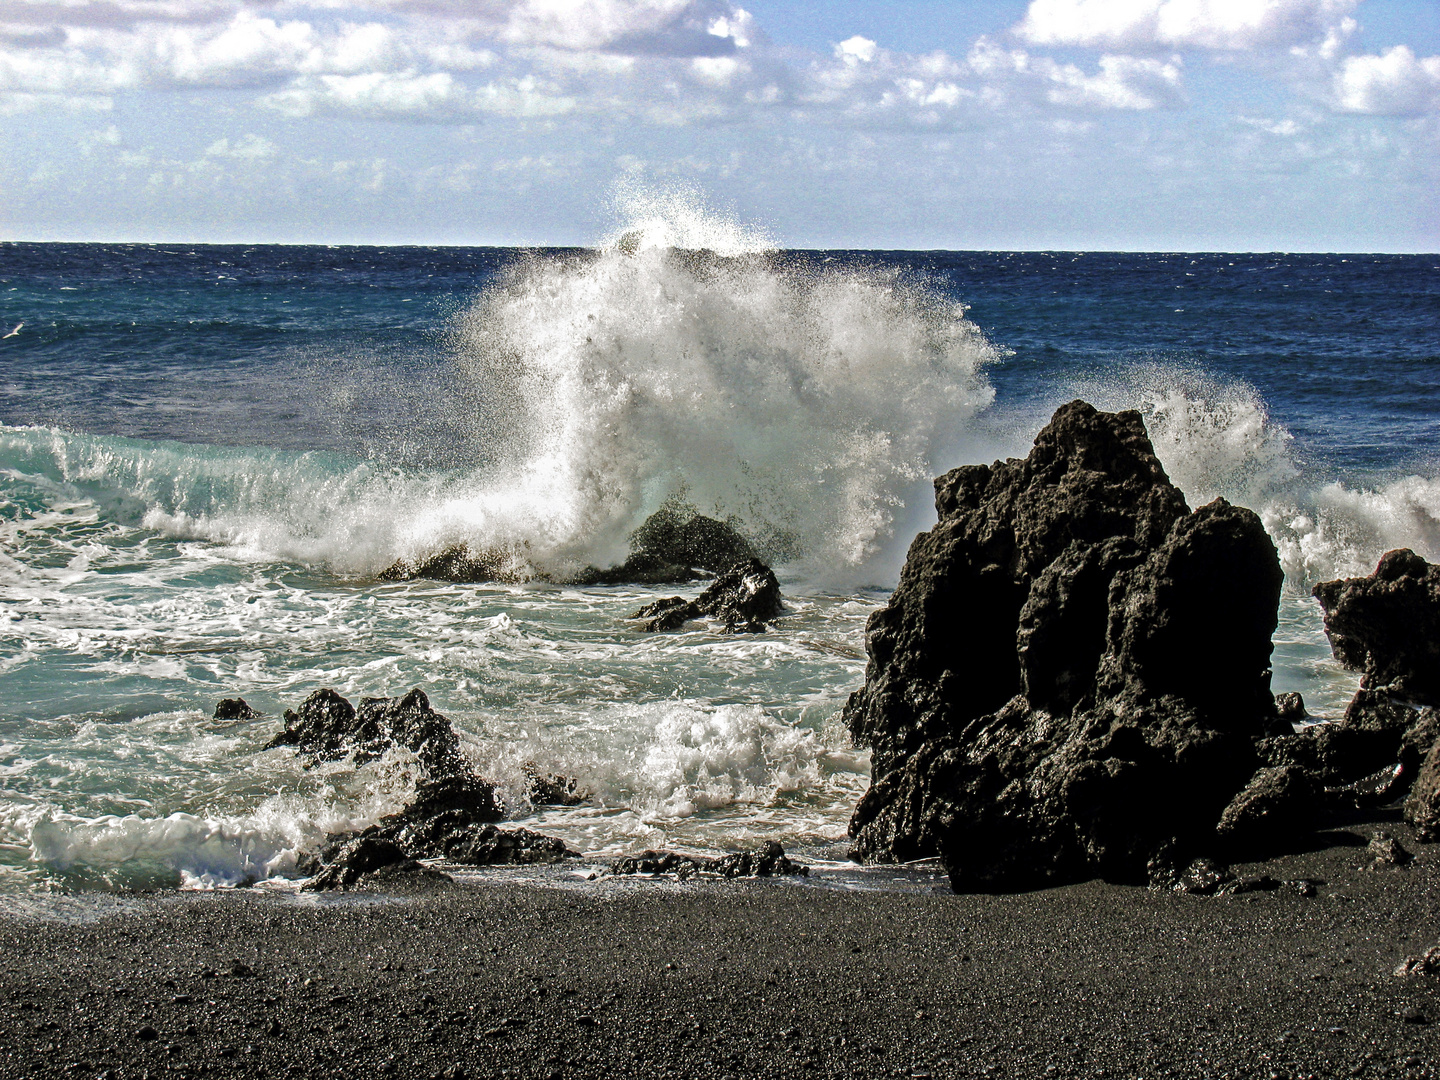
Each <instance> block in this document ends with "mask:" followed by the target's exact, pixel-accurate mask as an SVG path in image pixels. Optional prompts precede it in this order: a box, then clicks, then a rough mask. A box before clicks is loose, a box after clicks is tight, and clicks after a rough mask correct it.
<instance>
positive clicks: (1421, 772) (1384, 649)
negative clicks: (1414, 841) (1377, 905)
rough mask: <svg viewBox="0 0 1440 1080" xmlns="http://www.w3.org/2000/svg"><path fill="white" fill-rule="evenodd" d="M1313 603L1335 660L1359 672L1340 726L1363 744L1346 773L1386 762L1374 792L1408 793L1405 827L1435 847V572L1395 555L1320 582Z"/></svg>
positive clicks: (1439, 832) (1438, 643) (1438, 582)
mask: <svg viewBox="0 0 1440 1080" xmlns="http://www.w3.org/2000/svg"><path fill="white" fill-rule="evenodd" d="M1314 595H1315V598H1316V599H1317V600H1318V601H1320V606H1321V608H1322V609H1323V610H1324V613H1325V633H1326V634H1327V635H1328V636H1329V638H1330V645H1331V647H1332V648H1333V649H1334V652H1335V658H1336V659H1337V660H1339V661H1340V662H1341V663H1342V664H1344V665H1345V666H1346V667H1349V668H1351V669H1352V670H1355V671H1358V672H1360V690H1359V692H1358V693H1357V694H1356V695H1355V699H1354V700H1353V701H1352V702H1351V703H1350V706H1349V708H1348V709H1347V710H1346V712H1345V720H1344V723H1343V724H1342V725H1341V731H1345V730H1346V729H1354V730H1353V731H1352V732H1350V733H1349V734H1348V741H1349V742H1350V743H1354V744H1357V747H1358V745H1359V744H1361V743H1363V746H1364V750H1365V752H1366V756H1365V757H1364V761H1363V763H1361V762H1358V760H1357V764H1356V766H1355V767H1356V768H1360V767H1363V764H1375V762H1376V761H1377V760H1381V759H1383V760H1384V761H1385V762H1386V763H1387V764H1388V763H1393V765H1389V767H1390V768H1391V770H1392V772H1393V779H1392V780H1391V782H1390V783H1389V785H1388V786H1387V787H1386V789H1385V792H1384V794H1385V795H1387V796H1390V797H1398V796H1400V795H1403V794H1405V792H1406V790H1410V798H1409V800H1408V801H1407V802H1406V804H1405V817H1406V819H1407V820H1408V821H1409V822H1410V823H1411V824H1412V825H1414V826H1415V828H1416V832H1417V835H1418V836H1419V838H1420V839H1421V840H1425V841H1434V840H1440V757H1437V755H1440V749H1437V747H1440V566H1432V565H1431V564H1430V563H1428V562H1426V561H1425V560H1424V559H1422V558H1421V557H1420V556H1419V555H1416V554H1415V553H1414V552H1413V551H1410V550H1408V549H1405V548H1401V549H1400V550H1398V551H1391V552H1388V553H1387V554H1386V555H1385V556H1384V557H1383V558H1382V559H1381V560H1380V563H1379V565H1378V566H1376V568H1375V572H1374V573H1372V574H1371V575H1369V576H1368V577H1363V578H1345V579H1342V580H1339V581H1325V582H1321V583H1320V584H1319V585H1316V586H1315V589H1314ZM1339 737H1340V733H1339V732H1337V733H1336V735H1334V736H1330V738H1331V739H1338V738H1339ZM1346 749H1350V748H1349V747H1347V748H1346ZM1332 756H1333V757H1335V758H1340V757H1341V755H1339V754H1336V755H1332ZM1355 756H1356V757H1357V759H1358V758H1359V755H1358V754H1355Z"/></svg>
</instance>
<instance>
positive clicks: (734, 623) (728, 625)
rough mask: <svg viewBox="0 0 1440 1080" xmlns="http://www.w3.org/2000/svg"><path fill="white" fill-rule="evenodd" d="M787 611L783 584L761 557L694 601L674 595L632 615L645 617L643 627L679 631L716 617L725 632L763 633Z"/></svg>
mask: <svg viewBox="0 0 1440 1080" xmlns="http://www.w3.org/2000/svg"><path fill="white" fill-rule="evenodd" d="M783 610H784V607H783V605H782V604H781V602H780V583H779V582H778V581H777V580H775V574H774V572H773V571H772V570H771V569H770V568H769V567H768V566H766V565H765V564H764V563H762V562H761V561H760V560H759V559H754V558H751V559H747V560H746V561H744V562H742V563H737V564H736V565H735V566H733V567H731V568H730V569H729V570H727V571H725V573H723V574H721V575H720V576H719V577H717V578H716V579H715V580H714V582H712V583H711V585H710V586H709V587H708V588H707V589H705V591H704V592H702V593H701V594H700V595H699V596H697V597H696V598H695V599H694V600H686V599H685V598H684V597H681V596H671V597H668V598H666V599H664V600H656V601H655V602H654V603H652V604H646V605H645V606H644V607H642V608H641V609H640V610H639V611H637V612H635V614H634V615H631V616H630V617H631V618H632V619H644V620H646V622H645V625H644V626H643V627H641V629H642V630H649V631H655V630H678V629H680V627H682V626H684V625H685V624H686V623H687V622H689V621H690V620H691V619H703V618H713V619H715V620H717V621H719V622H721V623H722V624H724V627H725V632H726V633H731V634H733V633H737V632H743V633H747V634H758V633H763V632H764V631H765V630H766V629H768V626H767V623H768V622H769V621H770V620H772V619H775V618H777V617H778V616H779V615H780V613H781V612H782V611H783Z"/></svg>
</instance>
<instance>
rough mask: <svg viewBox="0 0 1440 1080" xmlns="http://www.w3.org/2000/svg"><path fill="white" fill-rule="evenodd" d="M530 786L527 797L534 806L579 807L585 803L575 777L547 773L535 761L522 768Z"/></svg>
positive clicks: (583, 795) (583, 794)
mask: <svg viewBox="0 0 1440 1080" xmlns="http://www.w3.org/2000/svg"><path fill="white" fill-rule="evenodd" d="M521 771H522V772H523V773H524V774H525V779H526V781H527V784H528V789H527V791H526V795H527V796H528V797H529V799H530V803H531V805H532V806H579V805H580V804H581V803H583V802H584V801H585V793H584V792H583V791H581V790H580V782H579V781H578V780H576V779H575V778H574V777H573V776H560V775H558V774H556V773H545V772H541V771H540V767H539V766H538V765H536V764H535V763H534V762H533V761H527V762H526V763H525V764H524V765H523V766H521Z"/></svg>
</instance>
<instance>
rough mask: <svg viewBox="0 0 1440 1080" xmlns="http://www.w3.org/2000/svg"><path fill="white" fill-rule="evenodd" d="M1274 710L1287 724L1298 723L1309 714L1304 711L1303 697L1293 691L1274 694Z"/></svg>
mask: <svg viewBox="0 0 1440 1080" xmlns="http://www.w3.org/2000/svg"><path fill="white" fill-rule="evenodd" d="M1275 711H1276V712H1278V713H1279V714H1280V719H1281V720H1284V721H1285V722H1286V723H1289V724H1298V723H1300V722H1301V721H1302V720H1304V719H1305V718H1306V717H1307V716H1309V715H1310V714H1309V713H1308V712H1306V711H1305V699H1304V698H1303V697H1301V696H1300V695H1299V694H1297V693H1295V692H1293V691H1292V692H1291V693H1288V694H1276V695H1275Z"/></svg>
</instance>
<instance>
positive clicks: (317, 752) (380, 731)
mask: <svg viewBox="0 0 1440 1080" xmlns="http://www.w3.org/2000/svg"><path fill="white" fill-rule="evenodd" d="M397 745H398V746H403V747H405V748H406V749H408V750H410V751H411V752H412V753H414V754H415V755H416V757H418V758H419V759H420V761H421V763H422V764H423V765H424V766H425V768H426V769H427V770H429V771H430V772H431V773H433V774H436V775H442V774H444V775H448V774H452V773H458V772H462V771H464V770H466V768H467V766H466V765H465V761H464V758H463V757H462V756H461V754H460V740H459V738H457V736H456V735H455V729H454V728H452V727H451V726H450V721H449V720H447V719H446V718H445V717H443V716H441V715H440V714H439V713H437V712H436V711H435V710H434V709H432V708H431V707H430V699H429V698H427V697H426V696H425V692H424V691H423V690H419V689H415V690H411V691H410V692H409V693H408V694H406V695H405V696H404V697H403V698H362V699H361V701H360V708H359V709H358V710H357V709H356V708H355V707H354V706H353V705H351V704H350V702H349V701H347V700H346V699H345V698H343V697H341V696H340V695H339V694H337V693H336V692H335V691H334V690H329V689H325V690H316V691H315V692H314V693H313V694H311V695H310V696H309V697H308V698H306V699H305V701H304V702H303V703H302V704H301V705H300V708H299V709H298V710H291V709H286V710H285V730H284V731H282V732H280V734H278V735H276V736H275V737H274V738H273V739H271V740H270V741H269V742H268V743H266V744H265V745H264V747H262V749H263V750H271V749H274V748H275V747H277V746H293V747H295V749H297V750H298V751H300V753H302V754H304V755H305V756H307V757H308V758H310V759H311V760H312V761H333V760H337V759H339V758H342V757H344V756H346V755H347V754H351V753H353V754H354V755H355V758H354V760H355V761H356V763H357V764H361V763H364V762H366V761H373V760H375V759H376V758H378V757H379V756H380V755H381V754H383V753H385V751H386V750H388V749H390V748H391V747H392V746H397Z"/></svg>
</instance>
